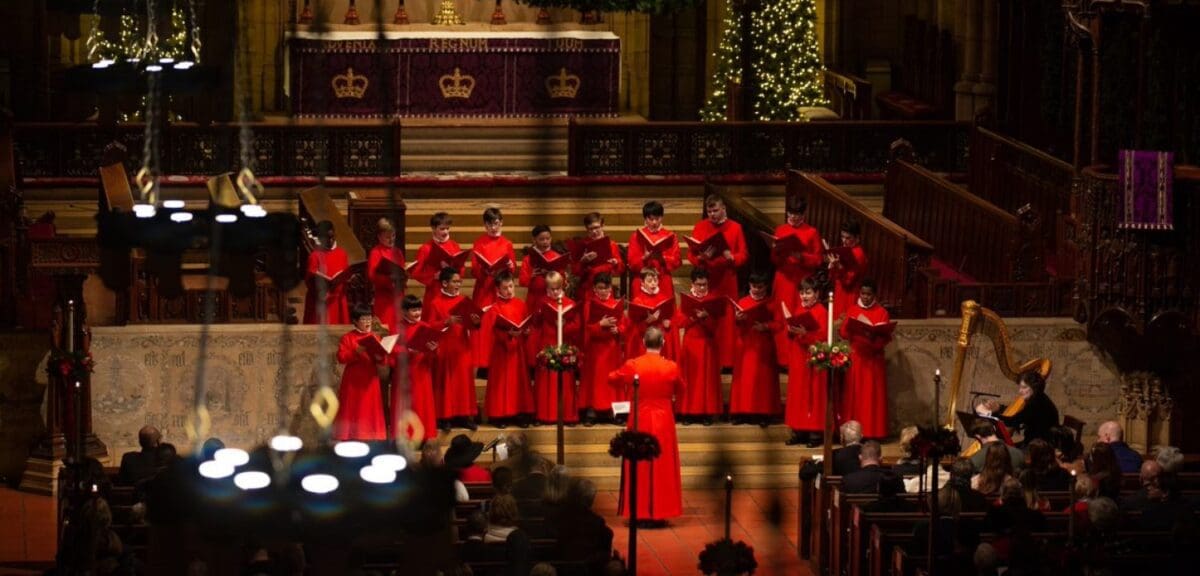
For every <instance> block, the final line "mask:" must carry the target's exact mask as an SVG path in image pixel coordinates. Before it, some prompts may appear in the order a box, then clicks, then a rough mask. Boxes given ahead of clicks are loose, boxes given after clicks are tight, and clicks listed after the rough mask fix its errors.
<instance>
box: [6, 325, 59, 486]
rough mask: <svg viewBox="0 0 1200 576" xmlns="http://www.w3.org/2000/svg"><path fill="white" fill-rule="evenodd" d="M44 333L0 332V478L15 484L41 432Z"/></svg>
mask: <svg viewBox="0 0 1200 576" xmlns="http://www.w3.org/2000/svg"><path fill="white" fill-rule="evenodd" d="M49 352H50V335H49V333H48V332H6V333H0V479H2V480H4V481H7V482H10V483H13V484H15V483H16V482H18V481H20V479H21V472H22V471H23V470H24V469H25V458H26V457H27V456H28V455H29V449H30V445H31V444H32V442H33V440H34V439H35V438H36V437H37V436H38V435H39V434H41V433H42V431H43V430H44V424H43V422H44V421H43V415H42V401H43V398H44V396H45V394H46V380H47V379H46V371H45V367H46V365H45V362H44V361H45V358H46V355H47V354H48V353H49Z"/></svg>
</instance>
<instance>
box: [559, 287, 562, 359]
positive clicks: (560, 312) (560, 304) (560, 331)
mask: <svg viewBox="0 0 1200 576" xmlns="http://www.w3.org/2000/svg"><path fill="white" fill-rule="evenodd" d="M562 318H563V305H562V294H559V295H558V346H559V348H561V347H562Z"/></svg>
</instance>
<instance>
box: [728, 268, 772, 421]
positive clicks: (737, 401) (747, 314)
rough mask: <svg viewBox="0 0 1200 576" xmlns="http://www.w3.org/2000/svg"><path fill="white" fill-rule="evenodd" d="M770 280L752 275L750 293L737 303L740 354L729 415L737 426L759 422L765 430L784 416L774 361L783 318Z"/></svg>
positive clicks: (759, 273) (730, 396) (735, 315)
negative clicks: (772, 421) (776, 335)
mask: <svg viewBox="0 0 1200 576" xmlns="http://www.w3.org/2000/svg"><path fill="white" fill-rule="evenodd" d="M769 283H770V279H769V278H768V277H767V275H766V274H765V273H763V272H754V273H752V274H750V293H749V294H747V295H746V296H743V297H742V299H741V300H738V301H737V306H735V308H734V315H733V317H734V321H735V322H736V325H737V336H738V339H737V341H738V345H739V347H738V354H737V357H736V358H735V359H734V362H733V385H732V386H731V387H730V389H729V415H730V416H731V417H732V419H733V422H734V423H735V424H741V423H745V422H757V423H758V424H759V425H760V426H762V427H764V428H765V427H766V426H767V424H769V423H770V420H771V419H772V418H774V417H776V416H778V415H779V414H780V413H781V412H783V406H782V405H781V404H780V401H779V361H778V360H777V359H776V358H775V333H776V332H777V331H779V328H780V323H779V317H780V316H781V315H782V312H781V310H780V306H779V303H778V302H777V301H775V300H774V299H773V298H771V296H770V295H769V294H768V291H767V290H768V289H767V287H768V285H769Z"/></svg>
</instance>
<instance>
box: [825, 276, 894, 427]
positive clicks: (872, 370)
mask: <svg viewBox="0 0 1200 576" xmlns="http://www.w3.org/2000/svg"><path fill="white" fill-rule="evenodd" d="M860 314H861V315H863V316H866V317H867V318H868V319H869V320H870V321H871V323H872V324H879V323H883V322H888V321H889V320H890V317H889V316H888V313H887V310H884V309H883V306H880V305H879V304H878V303H875V304H873V305H871V306H870V307H868V308H863V307H862V306H859V305H858V300H857V299H855V303H854V304H852V305H850V307H849V308H848V309H847V310H846V320H844V321H842V327H841V330H840V333H841V336H842V338H847V339H849V342H850V368H849V369H848V370H846V381H845V382H843V383H842V394H841V402H840V406H839V407H838V410H839V412H840V413H841V414H840V415H841V417H840V418H839V423H840V422H844V421H846V420H858V422H859V423H860V424H862V431H863V437H864V438H883V437H885V436H887V434H888V419H887V403H888V396H887V360H885V359H884V355H883V350H884V348H886V347H887V345H888V342H891V338H890V337H874V338H869V339H867V338H860V337H855V338H850V332H849V330H848V329H847V325H848V324H849V323H850V322H855V320H851V318H857V317H858V316H859V315H860Z"/></svg>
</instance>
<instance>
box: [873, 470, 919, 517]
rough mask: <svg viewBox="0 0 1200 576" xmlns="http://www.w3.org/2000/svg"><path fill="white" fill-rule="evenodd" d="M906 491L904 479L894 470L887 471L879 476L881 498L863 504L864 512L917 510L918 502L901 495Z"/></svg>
mask: <svg viewBox="0 0 1200 576" xmlns="http://www.w3.org/2000/svg"><path fill="white" fill-rule="evenodd" d="M903 492H904V480H903V479H902V478H901V477H900V476H897V475H896V474H895V473H894V472H885V473H884V474H883V475H882V476H880V477H879V499H878V500H874V501H871V502H868V503H866V504H864V505H863V507H862V509H863V511H864V512H917V511H919V510H920V506H918V505H917V503H916V502H913V501H911V500H906V499H904V498H901V497H900V494H901V493H903Z"/></svg>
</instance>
